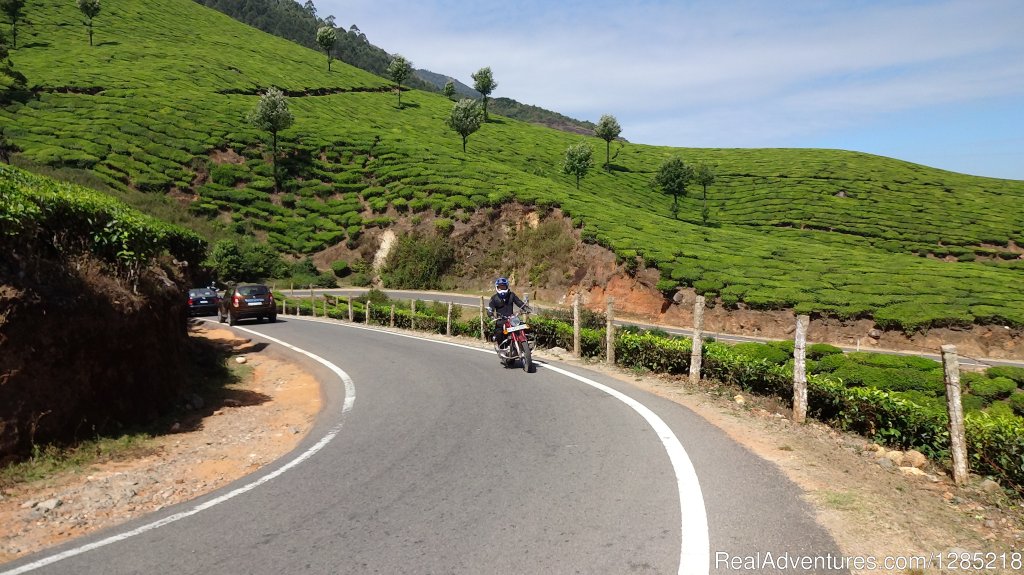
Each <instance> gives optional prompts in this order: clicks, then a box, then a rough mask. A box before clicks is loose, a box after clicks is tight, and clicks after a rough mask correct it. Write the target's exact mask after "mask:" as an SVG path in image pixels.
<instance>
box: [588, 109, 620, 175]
mask: <svg viewBox="0 0 1024 575" xmlns="http://www.w3.org/2000/svg"><path fill="white" fill-rule="evenodd" d="M621 133H622V126H620V125H619V121H618V120H616V119H615V116H612V115H610V114H605V115H603V116H601V119H600V120H599V121H598V122H597V127H596V128H594V134H596V135H597V137H598V138H601V139H602V140H604V143H605V146H604V169H605V170H608V171H609V172H610V171H612V160H611V154H612V140H614V139H615V138H618V137H619V134H621ZM615 155H616V156H618V155H619V154H618V152H616V153H615Z"/></svg>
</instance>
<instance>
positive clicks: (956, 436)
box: [942, 345, 967, 485]
mask: <svg viewBox="0 0 1024 575" xmlns="http://www.w3.org/2000/svg"><path fill="white" fill-rule="evenodd" d="M942 365H943V367H944V368H945V370H946V409H947V410H948V412H949V450H950V452H952V455H953V482H954V483H956V484H957V485H963V484H964V483H967V442H966V441H965V439H964V407H963V404H962V403H960V360H959V358H958V357H957V354H956V346H955V345H944V346H942Z"/></svg>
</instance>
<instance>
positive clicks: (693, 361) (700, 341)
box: [690, 295, 705, 385]
mask: <svg viewBox="0 0 1024 575" xmlns="http://www.w3.org/2000/svg"><path fill="white" fill-rule="evenodd" d="M704 301H705V300H704V296H702V295H699V296H697V301H696V303H694V304H693V343H692V345H691V346H690V383H691V384H692V385H697V384H698V383H700V367H701V360H702V359H703V358H704Z"/></svg>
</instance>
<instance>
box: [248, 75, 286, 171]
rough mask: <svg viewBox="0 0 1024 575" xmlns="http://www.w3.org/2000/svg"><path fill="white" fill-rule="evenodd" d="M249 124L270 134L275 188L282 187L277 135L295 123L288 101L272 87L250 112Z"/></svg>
mask: <svg viewBox="0 0 1024 575" xmlns="http://www.w3.org/2000/svg"><path fill="white" fill-rule="evenodd" d="M249 122H250V123H252V125H253V126H256V127H257V128H259V129H260V130H263V131H265V132H270V136H271V142H272V146H271V147H272V150H273V156H272V157H271V161H272V162H273V166H274V186H275V188H277V189H279V188H280V187H281V181H280V177H279V175H278V173H277V135H278V133H279V132H280V131H282V130H286V129H288V128H289V127H290V126H291V125H292V124H293V123H294V122H295V117H294V116H292V113H291V110H289V109H288V99H287V98H285V95H284V94H283V93H281V91H280V90H278V89H277V88H275V87H273V86H271V87H270V88H268V89H267V91H266V93H265V94H263V95H262V96H260V101H259V102H257V103H256V105H255V106H254V107H253V109H252V110H251V111H250V112H249Z"/></svg>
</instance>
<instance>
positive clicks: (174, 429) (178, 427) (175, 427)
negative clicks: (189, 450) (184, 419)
mask: <svg viewBox="0 0 1024 575" xmlns="http://www.w3.org/2000/svg"><path fill="white" fill-rule="evenodd" d="M179 431H181V424H180V423H178V422H177V421H175V422H174V425H172V426H171V433H178V432H179Z"/></svg>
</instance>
